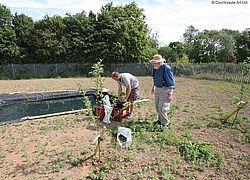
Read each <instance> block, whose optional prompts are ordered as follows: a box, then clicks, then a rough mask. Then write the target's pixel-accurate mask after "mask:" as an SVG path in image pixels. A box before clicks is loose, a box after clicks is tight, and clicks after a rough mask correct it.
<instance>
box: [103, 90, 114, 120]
mask: <svg viewBox="0 0 250 180" xmlns="http://www.w3.org/2000/svg"><path fill="white" fill-rule="evenodd" d="M103 107H104V112H105V116H104V118H103V122H104V123H107V124H109V123H111V122H110V116H111V113H112V109H113V108H112V107H111V103H110V101H109V96H108V95H105V96H104V97H103Z"/></svg>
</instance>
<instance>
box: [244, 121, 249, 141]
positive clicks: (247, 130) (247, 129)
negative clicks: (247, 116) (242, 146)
mask: <svg viewBox="0 0 250 180" xmlns="http://www.w3.org/2000/svg"><path fill="white" fill-rule="evenodd" d="M245 138H246V142H247V143H250V122H248V123H247V126H246V131H245Z"/></svg>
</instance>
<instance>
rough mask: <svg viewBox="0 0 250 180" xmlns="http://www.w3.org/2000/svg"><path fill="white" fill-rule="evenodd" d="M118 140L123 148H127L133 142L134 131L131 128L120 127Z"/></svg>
mask: <svg viewBox="0 0 250 180" xmlns="http://www.w3.org/2000/svg"><path fill="white" fill-rule="evenodd" d="M117 141H118V143H119V145H120V146H121V148H127V147H129V146H130V145H131V143H132V131H131V129H129V128H125V127H119V128H118V131H117Z"/></svg>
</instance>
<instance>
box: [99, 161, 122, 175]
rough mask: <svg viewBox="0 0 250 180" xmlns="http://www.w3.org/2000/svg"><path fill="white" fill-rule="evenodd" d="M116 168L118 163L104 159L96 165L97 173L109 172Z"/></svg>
mask: <svg viewBox="0 0 250 180" xmlns="http://www.w3.org/2000/svg"><path fill="white" fill-rule="evenodd" d="M116 168H118V165H117V164H116V163H115V162H111V161H106V162H104V163H103V164H101V165H100V166H99V167H98V170H99V173H100V174H104V173H109V172H110V171H111V170H114V169H116Z"/></svg>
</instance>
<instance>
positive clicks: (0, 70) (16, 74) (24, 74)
mask: <svg viewBox="0 0 250 180" xmlns="http://www.w3.org/2000/svg"><path fill="white" fill-rule="evenodd" d="M92 65H93V64H77V63H63V64H62V63H60V64H8V65H1V66H0V79H30V78H55V77H58V78H59V77H62V78H64V77H88V76H89V72H90V71H91V67H92ZM171 66H172V68H173V71H174V74H175V75H176V76H188V77H195V78H205V79H216V80H228V81H244V82H247V83H250V77H249V75H247V76H242V70H243V68H244V66H243V65H241V64H233V63H229V64H223V63H204V64H191V63H190V64H187V65H177V64H171ZM113 71H118V72H129V73H132V74H134V75H136V76H147V75H151V74H152V67H151V65H150V64H137V63H128V64H108V65H105V66H104V75H105V76H110V75H111V73H112V72H113Z"/></svg>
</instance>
